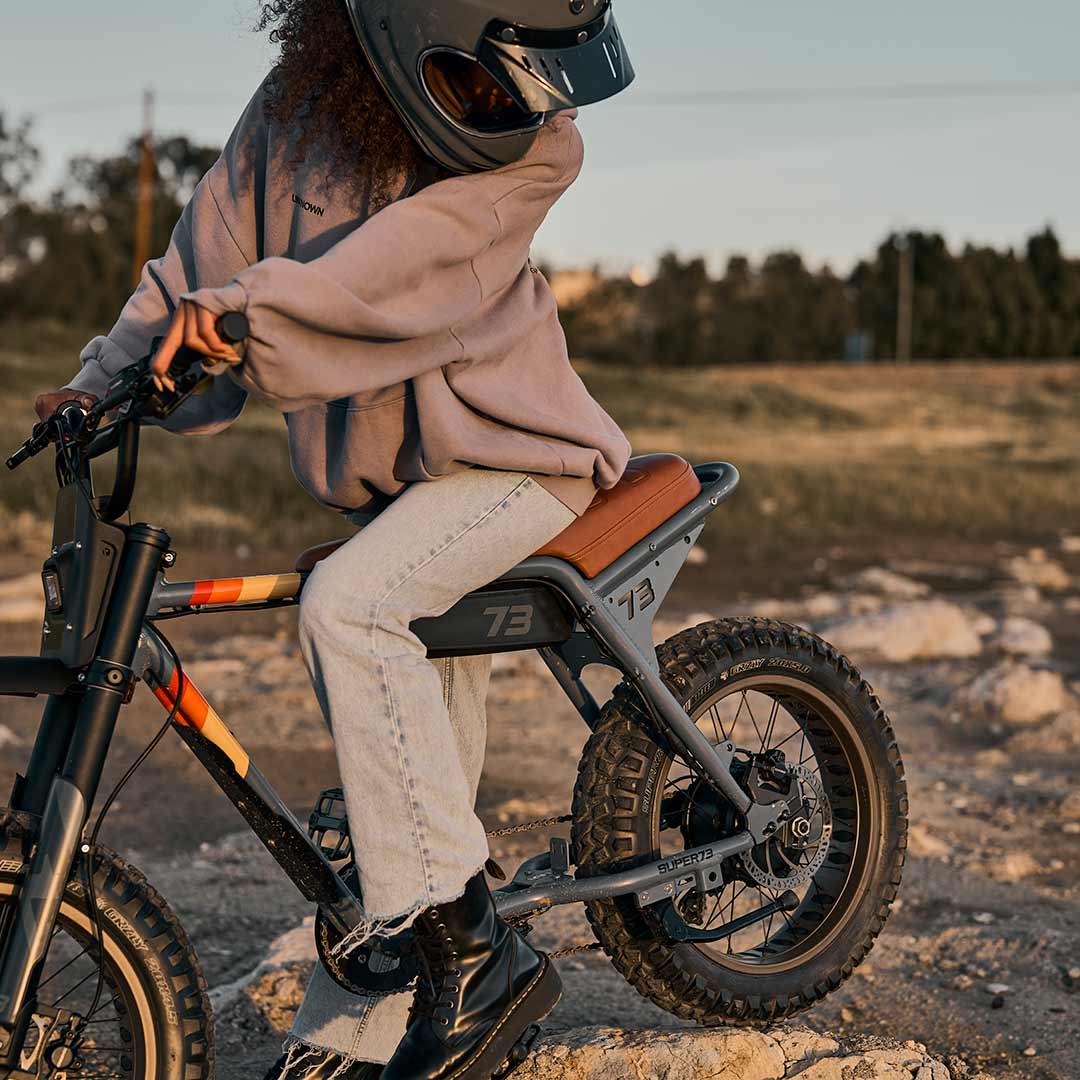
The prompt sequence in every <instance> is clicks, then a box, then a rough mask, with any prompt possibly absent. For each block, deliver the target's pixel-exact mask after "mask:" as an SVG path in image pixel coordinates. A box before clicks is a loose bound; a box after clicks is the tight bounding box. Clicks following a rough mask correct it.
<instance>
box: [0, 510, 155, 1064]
mask: <svg viewBox="0 0 1080 1080" xmlns="http://www.w3.org/2000/svg"><path fill="white" fill-rule="evenodd" d="M168 547H169V535H168V533H166V532H165V531H164V530H162V529H158V528H155V527H153V526H150V525H132V526H130V527H129V528H128V529H127V536H126V539H125V543H124V551H123V554H122V556H121V559H120V566H119V568H118V570H117V575H116V582H115V585H114V587H113V592H112V596H111V598H110V600H109V606H108V610H107V613H106V616H105V623H104V627H103V630H102V635H101V641H100V644H99V647H98V651H97V656H96V657H95V659H94V660H93V662H92V663H91V664H90V666H89V667H88V668H87V670H86V672H85V675H84V676H81V677H80V678H81V680H82V681H83V682H84V685H85V687H86V690H85V693H84V695H83V698H82V701H81V703H80V704H79V707H78V713H77V716H76V718H75V724H74V730H73V731H72V733H71V741H70V745H69V746H68V751H67V759H66V761H65V762H64V765H63V768H62V769H61V770H60V772H59V774H58V775H56V776H55V777H54V778H53V780H52V783H51V786H50V787H49V791H48V795H47V797H46V800H45V807H44V812H43V815H42V821H41V831H40V834H39V836H38V842H37V847H36V849H35V851H34V855H33V858H32V859H31V861H30V866H29V869H28V871H27V875H26V878H25V880H24V881H23V883H22V886H21V888H20V890H19V897H18V906H17V908H16V911H15V914H14V918H13V919H12V921H11V926H10V930H9V932H8V934H7V935H6V938H5V941H4V942H3V946H2V950H3V951H2V955H0V1064H2V1065H4V1066H9V1067H10V1066H13V1065H16V1064H17V1062H18V1057H19V1051H20V1049H21V1047H22V1041H23V1038H24V1037H25V1034H26V1030H27V1025H28V1024H29V1022H30V1017H31V1015H32V1013H33V1010H34V1007H35V1004H36V1002H35V998H36V990H37V980H38V977H39V976H40V973H41V968H42V966H43V964H44V962H45V955H46V952H47V950H48V945H49V939H50V937H51V935H52V929H53V924H54V923H55V921H56V915H57V912H58V911H59V910H60V902H61V900H62V899H63V895H64V888H65V886H66V884H67V881H68V878H69V876H70V874H71V870H72V867H73V865H74V863H75V858H76V854H77V849H78V846H79V842H80V840H81V838H82V834H83V829H84V828H85V826H86V822H87V818H88V817H89V814H90V809H91V807H92V806H93V804H94V798H95V796H96V795H97V789H98V784H99V783H100V781H101V773H102V770H103V768H104V765H105V759H106V757H107V755H108V752H109V746H110V743H111V742H112V737H113V732H114V730H115V728H116V719H117V717H118V715H119V713H120V709H121V706H123V704H124V702H125V701H126V700H127V698H128V696H129V693H130V690H131V687H132V685H133V675H132V664H133V663H134V660H135V652H136V649H137V648H138V644H139V634H140V633H141V631H142V625H143V619H144V618H145V616H146V612H147V609H148V608H149V606H150V598H151V596H152V594H153V591H154V585H155V583H156V581H157V578H158V574H159V572H160V569H161V558H162V556H163V555H164V553H165V552H166V551H167V550H168ZM38 782H39V783H40V780H39V781H38Z"/></svg>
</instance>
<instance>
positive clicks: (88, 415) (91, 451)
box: [7, 311, 251, 469]
mask: <svg viewBox="0 0 1080 1080" xmlns="http://www.w3.org/2000/svg"><path fill="white" fill-rule="evenodd" d="M216 329H217V333H218V337H220V338H221V340H222V341H224V342H226V344H229V345H240V344H242V343H243V342H244V341H245V340H247V338H248V336H249V335H250V333H251V326H250V324H249V322H248V318H247V316H246V315H244V314H243V313H242V312H239V311H229V312H226V313H225V314H224V315H222V316H221V317H220V318H219V319H218V320H217V325H216ZM160 344H161V339H160V338H159V339H157V340H155V341H154V343H153V346H152V348H151V351H150V354H149V355H148V356H146V357H145V358H144V359H142V360H140V361H139V362H138V363H136V364H132V365H131V366H130V367H128V368H125V369H124V370H123V371H121V372H120V373H119V374H118V375H117V376H116V378H115V379H114V380H113V381H112V383H110V384H109V391H108V392H107V393H106V395H105V397H104V398H102V400H101V401H99V402H97V403H96V404H95V405H94V406H92V407H91V408H90V409H84V408H83V407H82V405H80V404H79V402H78V401H75V400H71V401H65V402H63V403H62V404H61V405H60V406H59V408H57V410H56V411H55V412H54V413H53V414H52V416H50V417H49V418H48V419H46V420H42V421H41V422H39V423H38V424H35V425H34V429H33V431H32V432H31V434H30V438H28V439H27V440H26V442H24V443H23V444H22V446H20V447H19V449H18V450H16V451H15V453H14V454H12V455H11V457H9V458H8V459H7V467H8V468H9V469H17V468H18V467H19V466H20V465H23V464H25V463H26V462H27V461H29V460H30V459H31V458H33V457H36V456H37V455H38V454H40V453H41V452H42V450H44V449H46V447H48V446H49V445H50V444H51V443H56V444H57V445H58V446H59V445H64V444H72V443H74V444H76V445H78V446H80V447H81V448H82V449H83V451H84V454H83V456H84V458H92V457H98V456H99V455H100V454H104V453H107V452H108V451H109V450H112V449H113V448H114V447H115V446H116V445H117V443H118V442H119V441H120V437H121V433H120V432H119V431H117V432H115V434H114V432H113V431H112V428H111V427H110V428H107V429H106V430H105V431H103V432H101V434H100V435H98V434H97V429H98V427H99V425H100V424H101V421H102V420H104V419H105V417H106V416H107V415H108V414H109V413H111V412H114V411H115V410H117V409H120V408H123V407H124V406H127V407H128V409H127V413H126V414H125V416H124V418H123V420H122V421H121V423H127V422H132V423H137V422H138V421H139V420H140V419H141V418H142V417H143V416H154V417H158V418H164V417H166V416H169V415H170V414H171V413H172V412H174V411H175V410H176V409H177V408H178V407H179V406H180V405H181V404H182V403H183V402H184V401H185V400H186V399H187V398H188V397H189V396H190V395H191V393H192V392H193V391H194V390H195V389H196V388H197V387H198V386H199V384H200V383H201V382H202V381H203V379H204V378H207V377H208V376H205V375H202V374H196V373H195V372H194V371H193V369H195V368H196V367H197V366H198V365H200V364H201V363H202V361H203V359H204V357H203V356H202V355H201V354H200V353H197V352H194V351H193V350H191V349H186V348H184V349H180V350H179V352H177V354H176V356H175V357H174V359H173V362H172V364H171V365H170V367H169V375H170V377H171V378H172V379H173V380H174V382H175V383H176V389H175V390H174V391H168V390H158V388H157V385H156V384H155V382H154V378H153V376H152V375H151V374H150V363H151V361H152V360H153V358H154V355H155V354H156V352H157V350H158V348H159V346H160ZM114 426H115V425H114ZM125 456H128V455H125Z"/></svg>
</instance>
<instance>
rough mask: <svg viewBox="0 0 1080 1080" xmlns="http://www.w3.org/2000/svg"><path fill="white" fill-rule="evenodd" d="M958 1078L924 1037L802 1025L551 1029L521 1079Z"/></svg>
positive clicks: (523, 1068) (871, 1079) (816, 1079)
mask: <svg viewBox="0 0 1080 1080" xmlns="http://www.w3.org/2000/svg"><path fill="white" fill-rule="evenodd" d="M794 1075H798V1076H799V1077H805V1078H807V1080H851V1078H852V1077H858V1078H859V1080H912V1078H913V1077H917V1078H918V1080H951V1075H952V1074H951V1073H950V1072H949V1070H948V1068H947V1067H946V1066H945V1065H944V1064H942V1062H940V1061H938V1060H937V1059H935V1058H933V1057H931V1056H930V1055H929V1054H928V1053H927V1052H926V1049H925V1047H923V1046H920V1045H919V1044H917V1043H914V1042H909V1043H904V1044H902V1045H901V1044H898V1043H886V1042H882V1041H880V1040H871V1041H864V1043H863V1044H862V1045H860V1044H858V1043H844V1042H842V1041H839V1040H837V1039H835V1038H833V1037H831V1036H829V1035H819V1034H818V1033H817V1032H813V1031H808V1030H806V1029H804V1028H799V1029H777V1030H773V1031H766V1032H763V1031H748V1030H743V1029H738V1028H712V1029H709V1028H705V1029H700V1030H690V1031H619V1030H615V1029H611V1028H581V1029H578V1030H574V1031H568V1032H562V1033H560V1034H557V1035H552V1036H549V1037H547V1038H545V1039H543V1040H542V1041H541V1044H540V1046H539V1049H538V1050H537V1052H536V1053H535V1054H533V1056H532V1057H530V1058H529V1060H528V1061H527V1062H526V1063H525V1064H524V1065H522V1066H521V1068H520V1070H519V1071H518V1072H516V1073H515V1074H514V1078H515V1080H519V1078H520V1080H646V1078H648V1080H704V1078H706V1077H708V1078H710V1080H782V1078H783V1077H787V1076H794Z"/></svg>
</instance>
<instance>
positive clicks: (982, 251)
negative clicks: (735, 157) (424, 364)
mask: <svg viewBox="0 0 1080 1080" xmlns="http://www.w3.org/2000/svg"><path fill="white" fill-rule="evenodd" d="M903 242H906V243H908V244H910V245H911V247H912V249H913V253H914V319H913V324H912V330H913V337H912V353H913V355H914V356H915V357H917V358H921V359H928V360H939V359H963V358H968V359H973V358H979V359H1028V358H1040V357H1052V358H1055V359H1060V358H1071V357H1078V356H1080V260H1078V259H1072V258H1069V257H1068V256H1067V255H1066V254H1065V253H1064V252H1063V251H1062V247H1061V243H1060V241H1059V240H1058V238H1057V236H1056V235H1055V234H1054V232H1053V230H1052V229H1050V228H1046V229H1044V230H1043V231H1041V232H1039V233H1036V234H1034V235H1032V236H1031V237H1030V238H1029V239H1028V240H1027V242H1026V244H1025V245H1024V248H1023V250H1020V251H1016V250H1013V249H1006V250H1005V251H998V250H996V249H994V248H990V247H977V246H975V245H970V244H969V245H967V246H965V247H964V248H963V249H962V250H960V251H955V252H954V251H950V249H949V247H948V245H947V244H946V242H945V240H944V238H943V237H942V236H941V235H940V234H938V233H932V232H911V233H907V234H904V236H902V237H901V236H898V235H891V236H889V237H887V238H886V239H885V240H884V241H883V242H882V243H881V244H880V245H879V246H878V248H877V251H876V252H875V253H874V255H873V257H872V258H868V259H863V260H861V261H860V262H859V263H858V265H857V266H856V267H855V269H854V270H853V271H852V272H851V273H850V274H848V275H847V276H840V275H837V274H835V273H833V272H832V271H831V270H830V269H829V268H828V267H824V268H822V269H820V270H813V269H811V268H810V267H808V266H807V265H806V263H805V262H804V261H803V259H802V257H801V256H800V255H799V254H798V253H797V252H794V251H784V252H777V253H775V254H772V255H769V256H768V257H766V258H765V259H764V260H763V261H762V262H761V263H760V264H759V265H756V266H755V265H753V264H752V263H751V262H750V261H749V260H748V259H746V258H745V257H742V256H735V257H733V258H731V259H729V260H728V263H727V266H726V268H725V269H724V272H723V273H722V274H721V275H720V276H719V277H716V276H713V275H712V274H710V272H709V269H708V266H707V264H706V262H705V260H704V259H701V258H690V259H684V258H682V257H680V256H679V255H677V254H675V253H669V254H667V255H664V256H663V257H662V258H661V259H660V262H659V265H658V267H657V270H656V273H655V276H653V277H652V279H651V280H650V281H648V282H647V283H645V284H638V283H635V282H634V281H633V280H632V279H631V278H630V277H629V276H605V275H602V274H597V275H596V278H595V284H594V285H593V286H592V287H591V288H590V289H588V290H581V289H578V290H575V295H574V297H573V299H572V300H570V301H569V302H568V303H565V304H564V305H563V306H562V316H563V322H564V325H565V326H566V332H567V336H568V338H569V340H570V343H571V347H572V351H573V352H574V354H575V355H578V356H587V357H590V358H593V359H595V360H600V361H622V360H625V359H627V358H633V359H636V360H640V361H642V362H646V363H650V364H660V365H671V366H705V365H711V364H723V363H741V362H758V363H769V362H815V361H818V362H820V361H832V360H840V359H849V360H892V359H894V358H895V356H896V340H897V325H898V323H897V306H898V299H897V298H898V293H899V275H900V247H901V243H903Z"/></svg>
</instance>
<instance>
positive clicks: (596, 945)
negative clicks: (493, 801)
mask: <svg viewBox="0 0 1080 1080" xmlns="http://www.w3.org/2000/svg"><path fill="white" fill-rule="evenodd" d="M573 820H574V818H573V816H572V815H570V814H563V815H562V816H561V817H549V818H541V819H540V820H539V821H527V822H525V823H524V824H523V825H510V826H508V827H507V828H505V829H495V830H494V831H493V832H489V833H488V834H487V835H488V839H489V840H495V839H497V838H498V837H500V836H515V835H517V834H518V833H527V832H534V831H535V830H536V829H550V828H553V827H554V826H555V825H567V824H569V823H570V822H571V821H573ZM533 918H535V915H523V916H519V917H518V918H517V919H507V920H506V921H507V923H509V925H510V926H512V927H513V928H514V929H515V930H516V931H517V932H518V933H519V934H521V936H522V937H527V936H528V935H529V934H530V933H531V932H532V921H531V920H532V919H533ZM601 948H603V946H602V945H601V944H600V942H598V941H589V942H586V943H585V944H583V945H569V946H567V947H566V948H565V949H556V950H555V951H554V952H550V953H548V957H549V958H550V959H552V960H564V959H565V958H566V957H568V956H576V955H577V954H578V953H587V952H597V951H598V950H600V949H601Z"/></svg>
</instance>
